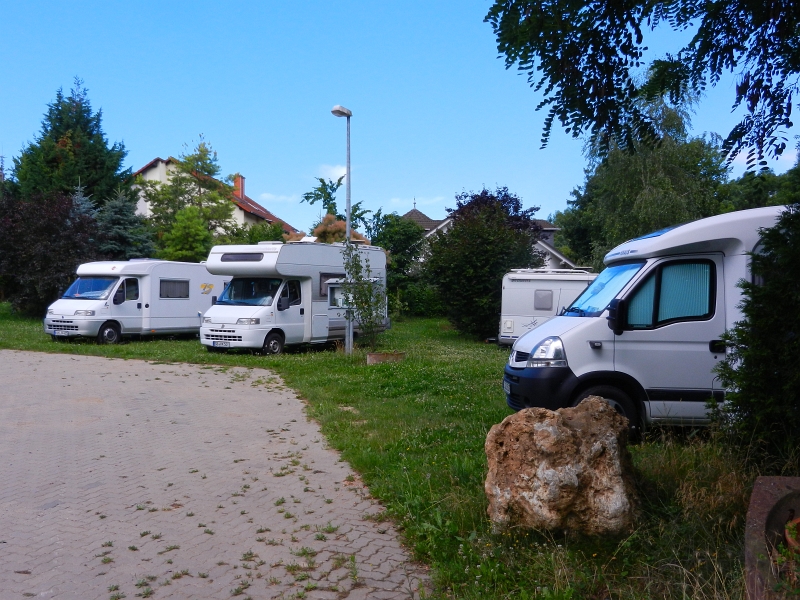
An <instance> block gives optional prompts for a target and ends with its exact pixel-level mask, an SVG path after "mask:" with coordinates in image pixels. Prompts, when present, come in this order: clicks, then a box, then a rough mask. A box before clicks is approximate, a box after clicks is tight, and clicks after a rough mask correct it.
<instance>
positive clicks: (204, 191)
mask: <svg viewBox="0 0 800 600" xmlns="http://www.w3.org/2000/svg"><path fill="white" fill-rule="evenodd" d="M219 174H220V167H219V163H218V159H217V153H216V152H215V151H214V150H213V149H212V148H211V146H210V145H209V144H207V143H206V142H205V140H203V139H202V137H201V139H200V142H199V143H198V144H197V146H196V147H195V148H194V150H193V151H192V152H187V151H184V153H183V154H182V155H181V157H180V158H179V159H178V160H177V161H176V163H175V170H174V171H171V172H170V173H169V181H168V182H167V183H160V182H156V181H144V180H143V179H142V178H141V177H140V178H137V180H136V186H137V187H138V188H139V189H140V192H141V194H142V196H143V198H144V200H145V202H147V203H149V204H150V211H151V213H152V214H151V216H150V220H151V222H152V223H153V225H154V227H155V228H156V230H157V231H159V232H160V235H162V236H163V235H165V234H166V233H167V232H169V230H170V229H171V227H172V225H173V223H174V222H175V219H176V217H177V215H178V213H179V212H180V211H181V210H183V209H184V208H186V207H188V206H194V207H195V208H197V214H198V215H199V217H200V218H201V219H202V220H203V222H204V223H205V227H206V229H207V230H208V231H209V232H210V233H212V234H213V233H215V232H218V231H224V230H225V229H226V228H229V227H230V226H232V225H233V223H232V222H231V217H232V216H233V206H234V204H233V186H232V185H231V184H230V181H231V180H232V177H227V178H226V181H221V180H220V179H218V177H219Z"/></svg>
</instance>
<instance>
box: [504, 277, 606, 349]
mask: <svg viewBox="0 0 800 600" xmlns="http://www.w3.org/2000/svg"><path fill="white" fill-rule="evenodd" d="M595 277H597V273H590V272H589V271H585V270H582V269H513V270H512V271H511V272H510V273H506V274H505V275H504V276H503V299H502V305H501V309H500V333H499V335H498V336H497V343H498V344H500V345H501V346H510V345H512V344H513V343H514V342H515V341H516V340H517V339H518V338H519V337H520V336H521V335H523V334H525V333H527V332H528V331H530V330H531V329H533V328H534V327H538V326H539V325H541V324H542V323H544V322H546V321H547V320H549V319H551V318H553V317H554V316H556V315H557V314H558V312H559V311H560V310H561V309H562V308H566V307H567V306H569V305H570V304H571V303H572V301H573V300H575V298H577V297H578V296H579V295H580V293H581V292H582V291H583V290H585V289H586V286H587V285H589V284H590V283H591V282H592V281H593V280H594V278H595Z"/></svg>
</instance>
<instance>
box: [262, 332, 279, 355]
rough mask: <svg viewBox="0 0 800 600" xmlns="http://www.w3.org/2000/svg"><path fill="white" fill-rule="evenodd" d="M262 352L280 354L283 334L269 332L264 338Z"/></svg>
mask: <svg viewBox="0 0 800 600" xmlns="http://www.w3.org/2000/svg"><path fill="white" fill-rule="evenodd" d="M263 352H264V354H280V353H281V352H283V336H282V335H281V334H280V333H274V332H273V333H270V334H269V335H268V336H267V338H266V339H265V340H264V349H263Z"/></svg>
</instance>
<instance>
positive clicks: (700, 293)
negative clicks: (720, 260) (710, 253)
mask: <svg viewBox="0 0 800 600" xmlns="http://www.w3.org/2000/svg"><path fill="white" fill-rule="evenodd" d="M660 296H661V298H660V302H659V305H658V321H659V322H662V321H669V320H672V319H679V318H682V317H702V316H705V315H707V314H709V312H710V301H709V300H710V297H711V265H710V264H709V263H707V262H702V263H680V264H674V265H666V266H665V267H664V268H663V269H662V271H661V294H660Z"/></svg>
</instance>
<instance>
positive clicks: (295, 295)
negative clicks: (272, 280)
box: [281, 279, 301, 306]
mask: <svg viewBox="0 0 800 600" xmlns="http://www.w3.org/2000/svg"><path fill="white" fill-rule="evenodd" d="M281 296H284V297H285V298H288V299H289V306H296V305H298V304H300V303H301V301H300V282H299V281H297V280H296V279H293V280H291V281H287V282H286V285H285V286H284V288H283V291H282V292H281Z"/></svg>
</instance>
